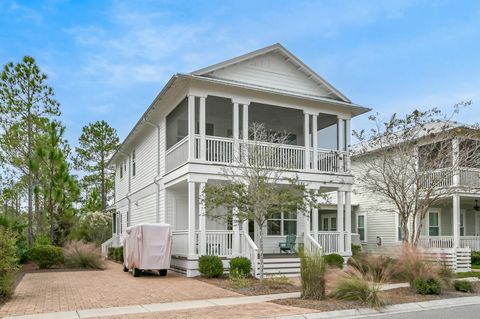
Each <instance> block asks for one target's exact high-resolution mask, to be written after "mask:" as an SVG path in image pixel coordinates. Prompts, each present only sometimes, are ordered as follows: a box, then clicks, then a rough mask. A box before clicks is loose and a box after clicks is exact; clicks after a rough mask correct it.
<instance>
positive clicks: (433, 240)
mask: <svg viewBox="0 0 480 319" xmlns="http://www.w3.org/2000/svg"><path fill="white" fill-rule="evenodd" d="M417 245H418V246H420V247H422V248H453V246H454V245H453V236H432V237H421V238H419V239H418V242H417Z"/></svg>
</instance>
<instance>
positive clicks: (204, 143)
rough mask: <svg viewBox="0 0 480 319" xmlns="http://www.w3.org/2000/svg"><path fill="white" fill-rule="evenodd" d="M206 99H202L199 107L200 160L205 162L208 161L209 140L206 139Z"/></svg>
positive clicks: (202, 97)
mask: <svg viewBox="0 0 480 319" xmlns="http://www.w3.org/2000/svg"><path fill="white" fill-rule="evenodd" d="M205 105H206V98H205V97H204V96H201V97H200V107H199V111H200V112H199V113H200V114H199V126H200V128H199V133H200V159H201V160H202V161H205V160H206V159H207V140H206V138H205V120H206V112H205V109H206V107H205Z"/></svg>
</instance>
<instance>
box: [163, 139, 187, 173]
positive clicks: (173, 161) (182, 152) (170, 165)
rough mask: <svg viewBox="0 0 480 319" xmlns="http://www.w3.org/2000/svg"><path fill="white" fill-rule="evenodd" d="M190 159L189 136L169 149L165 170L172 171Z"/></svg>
mask: <svg viewBox="0 0 480 319" xmlns="http://www.w3.org/2000/svg"><path fill="white" fill-rule="evenodd" d="M187 161H188V136H187V137H184V138H183V139H182V140H181V141H179V142H178V143H177V144H175V145H173V146H172V147H170V148H169V149H168V150H167V153H166V158H165V170H166V171H167V172H170V171H171V170H173V169H175V168H177V167H178V166H180V165H183V164H185V163H186V162H187Z"/></svg>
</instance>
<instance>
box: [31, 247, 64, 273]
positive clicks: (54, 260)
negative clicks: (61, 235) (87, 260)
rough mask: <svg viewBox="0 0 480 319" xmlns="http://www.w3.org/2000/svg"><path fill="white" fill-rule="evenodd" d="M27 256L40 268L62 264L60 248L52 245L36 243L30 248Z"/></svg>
mask: <svg viewBox="0 0 480 319" xmlns="http://www.w3.org/2000/svg"><path fill="white" fill-rule="evenodd" d="M28 256H29V258H30V260H31V261H33V262H34V263H35V264H37V266H38V267H40V269H45V268H51V267H53V266H58V265H61V264H63V251H62V248H60V247H56V246H52V245H38V246H35V247H33V248H32V249H30V251H29V252H28Z"/></svg>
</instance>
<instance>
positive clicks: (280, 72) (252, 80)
mask: <svg viewBox="0 0 480 319" xmlns="http://www.w3.org/2000/svg"><path fill="white" fill-rule="evenodd" d="M212 75H213V76H214V77H218V78H222V79H228V80H234V81H238V82H244V83H249V84H254V85H260V86H263V87H270V88H282V89H284V90H287V91H292V92H298V93H304V94H310V95H316V96H325V97H328V96H329V95H328V92H327V91H326V90H325V89H324V88H323V87H321V86H319V85H317V83H315V82H314V80H313V79H309V78H308V76H307V75H306V74H305V73H304V72H302V71H301V70H298V69H297V67H296V66H294V65H293V64H292V63H288V62H287V63H286V62H285V58H284V57H283V56H282V55H281V54H279V53H274V52H272V53H269V54H266V55H263V56H259V57H256V58H253V59H250V60H247V61H244V62H241V63H239V64H237V65H233V66H230V67H227V68H225V69H221V70H217V71H214V72H213V73H212Z"/></svg>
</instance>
